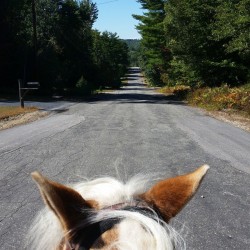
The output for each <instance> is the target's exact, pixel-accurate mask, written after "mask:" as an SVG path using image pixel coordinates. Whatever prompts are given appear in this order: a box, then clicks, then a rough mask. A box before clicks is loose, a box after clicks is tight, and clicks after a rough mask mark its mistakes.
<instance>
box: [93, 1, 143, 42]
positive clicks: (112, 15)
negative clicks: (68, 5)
mask: <svg viewBox="0 0 250 250" xmlns="http://www.w3.org/2000/svg"><path fill="white" fill-rule="evenodd" d="M92 2H93V3H96V4H97V8H98V11H99V12H98V19H97V21H96V22H95V24H94V27H93V28H94V29H97V30H99V31H102V32H103V31H110V32H112V33H117V34H118V36H119V37H120V38H121V39H139V38H140V35H139V34H138V32H137V30H136V28H135V25H137V24H138V22H137V21H136V20H135V19H134V18H133V17H132V14H142V10H141V9H140V8H141V5H140V4H139V3H137V1H136V0H92Z"/></svg>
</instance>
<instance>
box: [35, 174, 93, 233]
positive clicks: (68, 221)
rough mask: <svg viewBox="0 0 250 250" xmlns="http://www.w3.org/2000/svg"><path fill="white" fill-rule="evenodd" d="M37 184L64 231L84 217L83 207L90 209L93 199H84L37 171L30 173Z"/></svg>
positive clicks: (73, 226)
mask: <svg viewBox="0 0 250 250" xmlns="http://www.w3.org/2000/svg"><path fill="white" fill-rule="evenodd" d="M31 176H32V178H33V180H34V181H35V182H36V184H37V185H38V187H39V189H40V192H41V195H42V197H43V200H44V202H45V204H47V205H48V207H49V208H50V209H51V210H52V211H53V212H54V214H55V215H56V216H57V217H58V219H59V221H60V223H61V225H62V227H63V229H64V230H65V232H69V231H70V230H72V229H74V228H76V227H77V226H78V223H79V221H81V220H82V219H84V218H85V217H86V214H84V213H83V210H84V209H92V208H94V206H95V205H96V204H95V202H94V201H86V200H84V199H83V197H82V196H81V195H80V194H79V193H78V192H76V191H75V190H74V189H72V188H70V187H66V186H64V185H62V184H60V183H56V182H54V181H51V180H48V179H47V178H45V177H44V176H42V175H41V174H40V173H38V172H33V173H32V174H31Z"/></svg>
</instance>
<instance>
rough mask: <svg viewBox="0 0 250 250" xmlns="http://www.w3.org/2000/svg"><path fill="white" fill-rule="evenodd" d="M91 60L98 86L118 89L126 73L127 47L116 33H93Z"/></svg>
mask: <svg viewBox="0 0 250 250" xmlns="http://www.w3.org/2000/svg"><path fill="white" fill-rule="evenodd" d="M93 37H94V47H93V60H94V63H95V65H96V69H97V72H98V73H99V74H98V77H97V79H96V82H97V83H98V85H100V86H110V87H119V86H120V83H121V81H120V78H121V77H122V76H123V75H124V74H125V73H126V70H127V66H128V47H127V45H126V43H125V42H123V41H122V40H120V39H119V38H118V36H117V34H116V33H110V32H103V33H100V32H98V31H94V32H93Z"/></svg>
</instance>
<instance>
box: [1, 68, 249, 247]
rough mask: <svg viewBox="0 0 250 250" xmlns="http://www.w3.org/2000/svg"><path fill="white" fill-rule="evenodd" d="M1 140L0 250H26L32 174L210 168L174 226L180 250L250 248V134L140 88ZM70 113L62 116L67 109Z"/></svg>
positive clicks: (137, 83)
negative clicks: (179, 231) (182, 241)
mask: <svg viewBox="0 0 250 250" xmlns="http://www.w3.org/2000/svg"><path fill="white" fill-rule="evenodd" d="M63 105H66V106H63V107H64V108H61V109H60V112H57V113H55V114H54V115H51V116H49V117H47V118H44V119H42V120H39V121H36V122H33V123H31V124H28V125H23V126H19V127H15V128H12V129H8V130H4V131H1V132H0V169H1V171H0V180H1V182H0V235H1V236H0V249H4V250H9V249H18V250H20V249H23V244H22V242H23V239H24V236H25V233H26V231H27V228H28V226H29V224H30V222H31V220H32V218H33V217H34V215H35V213H36V212H37V210H38V209H39V208H41V207H42V206H43V203H42V201H41V199H40V195H39V192H38V190H37V188H36V186H35V184H34V183H33V181H32V180H31V178H30V173H31V172H32V171H34V170H39V171H41V172H42V173H43V174H44V175H46V176H48V177H50V178H52V179H54V180H56V181H59V182H62V183H71V182H75V181H79V180H81V177H90V178H93V177H96V176H100V175H101V176H103V175H109V176H115V177H118V178H120V179H125V180H126V179H128V178H129V177H131V176H133V175H134V174H137V173H144V172H147V173H153V174H158V175H159V176H174V175H177V174H182V173H185V172H188V171H191V170H193V169H194V168H196V167H198V166H200V165H202V164H204V163H207V164H209V165H210V166H211V169H210V170H209V172H208V175H207V176H206V178H205V180H204V182H203V185H202V186H201V188H200V189H199V191H198V194H197V195H196V196H195V197H194V199H193V200H192V201H191V202H190V203H189V204H188V206H187V207H186V208H184V210H183V211H182V212H181V213H180V214H179V216H177V217H176V219H175V220H174V221H173V223H174V225H175V226H176V227H177V229H181V228H182V230H183V232H182V234H183V235H184V237H185V239H186V241H187V249H200V250H204V249H206V250H215V249H238V250H247V249H249V246H250V213H249V211H250V205H249V202H250V134H249V133H247V132H244V131H243V130H240V129H238V128H235V127H233V126H231V125H229V124H226V123H223V122H220V121H217V120H215V119H213V118H210V117H208V116H206V115H205V114H204V113H203V112H202V111H200V110H198V109H194V108H191V107H188V106H185V105H184V104H183V103H181V102H178V101H175V100H172V99H171V98H169V97H164V96H162V95H160V94H157V93H155V92H154V91H153V90H152V89H148V88H146V87H145V86H144V85H143V83H142V78H141V75H140V72H139V70H138V69H133V70H131V71H130V74H129V75H128V85H127V86H126V87H124V88H123V89H121V90H119V91H115V92H111V93H106V94H101V95H98V96H95V97H93V98H92V99H90V100H89V101H86V102H80V103H79V102H78V103H77V102H76V103H70V105H67V103H66V104H65V103H64V104H63ZM65 107H67V108H65Z"/></svg>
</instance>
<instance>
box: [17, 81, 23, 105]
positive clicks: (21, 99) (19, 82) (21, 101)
mask: <svg viewBox="0 0 250 250" xmlns="http://www.w3.org/2000/svg"><path fill="white" fill-rule="evenodd" d="M18 89H19V100H20V107H21V108H24V101H23V96H22V80H21V79H18Z"/></svg>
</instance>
